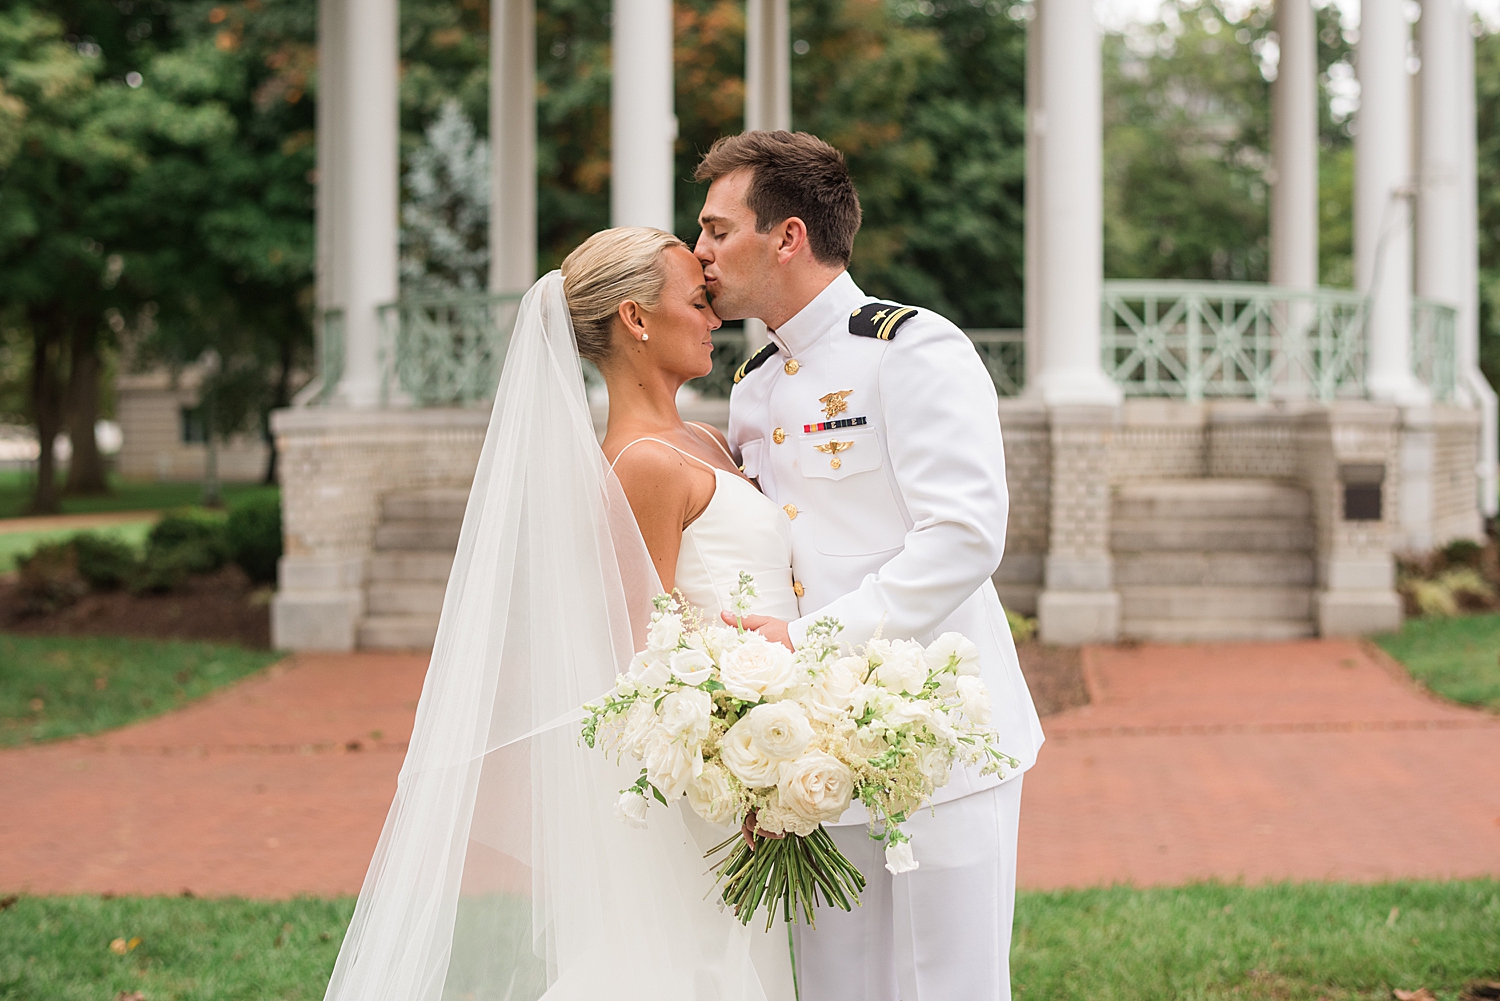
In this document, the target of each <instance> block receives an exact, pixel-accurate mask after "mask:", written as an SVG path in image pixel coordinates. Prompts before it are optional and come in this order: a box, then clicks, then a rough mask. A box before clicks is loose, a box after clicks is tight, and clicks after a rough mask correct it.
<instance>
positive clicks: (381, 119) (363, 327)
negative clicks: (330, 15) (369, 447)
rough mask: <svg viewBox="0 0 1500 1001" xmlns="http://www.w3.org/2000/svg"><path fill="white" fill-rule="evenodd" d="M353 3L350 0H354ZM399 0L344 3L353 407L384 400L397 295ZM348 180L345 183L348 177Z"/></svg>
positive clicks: (342, 389) (347, 325) (346, 386)
mask: <svg viewBox="0 0 1500 1001" xmlns="http://www.w3.org/2000/svg"><path fill="white" fill-rule="evenodd" d="M351 2H352V0H351ZM396 29H397V3H396V0H359V4H358V12H357V16H356V12H355V11H354V10H352V9H349V8H346V10H345V20H344V41H345V48H344V58H343V62H344V66H343V68H344V71H345V72H344V88H343V97H344V101H345V107H346V109H347V113H346V116H345V121H346V125H345V129H344V135H343V136H342V137H341V138H342V140H343V141H342V142H341V143H340V147H341V152H342V154H343V158H342V159H343V165H342V169H341V170H340V187H341V188H342V191H341V192H340V194H341V195H342V196H343V201H344V205H343V219H342V222H343V224H344V225H343V226H342V228H343V230H344V232H345V233H347V234H348V237H347V239H345V240H343V241H338V243H340V244H341V246H342V250H341V251H340V256H341V257H342V259H343V260H342V263H343V265H344V268H345V271H344V281H343V287H344V289H345V292H346V299H345V301H344V378H343V380H342V381H341V382H340V384H339V392H338V398H339V399H340V400H341V401H342V402H344V403H345V404H347V405H348V406H351V407H359V408H366V407H374V406H376V405H378V403H379V402H380V373H379V368H378V360H377V358H376V352H377V351H378V349H379V342H380V332H379V322H380V321H379V316H378V314H377V312H376V309H377V307H378V306H380V305H382V304H384V303H388V302H392V301H394V300H395V298H396V293H397V288H398V285H397V272H396V255H397V246H396V242H397V237H398V222H397V218H398V213H399V211H400V188H399V176H400V164H399V157H400V153H399V148H398V141H399V140H398V135H399V124H398V109H397V95H396V63H397V59H398V55H399V50H398V46H397V41H396ZM345 178H347V184H345V183H344V179H345Z"/></svg>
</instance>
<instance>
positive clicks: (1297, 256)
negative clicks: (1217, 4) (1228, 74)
mask: <svg viewBox="0 0 1500 1001" xmlns="http://www.w3.org/2000/svg"><path fill="white" fill-rule="evenodd" d="M1314 32H1315V25H1314V23H1313V10H1312V4H1311V3H1310V2H1309V0H1277V3H1276V33H1277V35H1278V36H1280V40H1281V60H1280V62H1279V63H1278V64H1277V67H1276V82H1275V83H1273V84H1272V85H1271V165H1272V169H1273V170H1274V171H1275V183H1273V184H1272V185H1271V284H1273V285H1282V286H1286V287H1289V288H1297V289H1311V288H1314V287H1316V286H1317V284H1318V60H1317V37H1316V35H1315V33H1314Z"/></svg>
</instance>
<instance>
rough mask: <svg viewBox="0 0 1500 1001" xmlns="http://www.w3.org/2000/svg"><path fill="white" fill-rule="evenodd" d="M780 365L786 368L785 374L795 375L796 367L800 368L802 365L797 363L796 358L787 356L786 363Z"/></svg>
mask: <svg viewBox="0 0 1500 1001" xmlns="http://www.w3.org/2000/svg"><path fill="white" fill-rule="evenodd" d="M781 367H782V368H783V369H785V370H786V374H787V375H796V374H797V369H799V368H801V367H802V366H801V365H799V364H798V363H797V359H795V358H788V359H787V360H786V364H785V365H783V366H781Z"/></svg>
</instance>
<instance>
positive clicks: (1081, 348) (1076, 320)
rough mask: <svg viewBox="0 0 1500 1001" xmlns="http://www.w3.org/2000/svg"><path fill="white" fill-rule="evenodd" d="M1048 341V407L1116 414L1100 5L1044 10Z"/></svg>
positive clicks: (1056, 0) (1073, 3)
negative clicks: (1107, 312)
mask: <svg viewBox="0 0 1500 1001" xmlns="http://www.w3.org/2000/svg"><path fill="white" fill-rule="evenodd" d="M1036 6H1037V8H1038V10H1039V11H1041V12H1042V13H1041V16H1042V18H1043V19H1044V21H1045V27H1044V29H1043V30H1042V36H1041V45H1040V49H1041V60H1040V62H1041V66H1040V68H1039V75H1040V77H1041V84H1042V86H1041V93H1042V97H1043V100H1044V102H1045V103H1044V104H1043V105H1042V108H1041V127H1042V129H1043V130H1044V131H1045V135H1046V141H1045V142H1043V143H1042V147H1041V156H1040V158H1039V163H1038V166H1039V167H1040V169H1041V173H1042V174H1043V175H1044V176H1045V177H1046V178H1047V183H1046V184H1045V185H1044V186H1043V188H1042V191H1041V199H1040V201H1041V213H1040V214H1041V219H1040V224H1041V228H1042V229H1041V233H1040V242H1041V266H1042V268H1041V274H1040V275H1039V276H1038V280H1039V290H1040V293H1041V295H1040V299H1041V308H1042V315H1041V317H1040V319H1041V330H1042V336H1043V337H1044V338H1045V339H1046V342H1047V344H1046V350H1045V352H1044V355H1043V358H1042V366H1041V371H1040V373H1039V375H1038V378H1037V388H1038V390H1039V391H1040V393H1041V395H1042V398H1043V399H1044V400H1046V401H1047V402H1048V403H1049V404H1074V403H1081V404H1091V403H1103V404H1115V403H1118V402H1119V401H1120V398H1121V393H1120V389H1119V387H1117V386H1116V385H1115V384H1114V383H1113V382H1111V381H1110V380H1109V378H1108V377H1107V376H1106V375H1105V374H1104V369H1103V367H1102V366H1101V364H1100V359H1099V350H1100V346H1099V311H1100V305H1099V303H1100V297H1101V295H1102V291H1103V290H1102V287H1101V286H1102V282H1103V280H1104V205H1103V202H1104V191H1103V131H1102V129H1103V123H1102V111H1101V107H1100V101H1101V93H1102V92H1101V89H1100V87H1101V84H1100V64H1099V63H1100V47H1099V27H1098V25H1097V24H1096V23H1095V21H1094V9H1093V4H1092V2H1091V0H1040V2H1038V3H1037V5H1036Z"/></svg>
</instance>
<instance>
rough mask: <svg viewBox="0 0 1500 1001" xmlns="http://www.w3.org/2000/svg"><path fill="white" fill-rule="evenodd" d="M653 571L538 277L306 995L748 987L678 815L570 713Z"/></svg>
mask: <svg viewBox="0 0 1500 1001" xmlns="http://www.w3.org/2000/svg"><path fill="white" fill-rule="evenodd" d="M657 590H658V583H657V577H656V574H655V572H654V570H653V568H652V564H651V560H650V557H649V555H648V554H647V552H646V547H645V544H644V543H643V542H642V539H641V535H640V531H639V529H638V528H637V527H636V523H635V520H634V518H633V516H632V515H631V511H630V507H629V505H628V503H627V502H626V499H625V495H624V493H623V492H622V491H621V489H620V485H619V482H618V481H617V480H616V479H615V478H614V477H613V475H612V474H611V473H610V471H609V468H608V465H607V463H606V462H605V460H604V456H603V454H602V452H601V451H600V449H599V445H598V442H597V439H596V438H595V434H594V428H593V423H592V420H591V418H590V413H589V407H588V403H587V399H586V396H585V392H584V383H583V376H582V371H581V368H580V363H579V358H578V351H577V347H576V345H575V343H574V339H573V327H572V323H571V321H570V319H569V316H568V308H567V301H566V299H565V297H564V294H563V282H562V276H561V274H560V273H559V272H555V271H554V272H552V273H551V274H549V275H547V276H546V277H544V278H542V279H541V280H540V281H538V282H537V283H536V284H535V285H534V286H533V287H532V288H531V290H530V291H529V292H527V294H526V296H525V298H524V299H523V300H522V302H521V306H520V311H519V315H518V317H517V319H516V323H515V328H514V331H513V333H512V335H511V340H510V346H509V350H508V355H507V358H506V361H505V367H504V371H503V373H502V376H501V379H500V386H499V389H498V390H497V392H496V395H495V403H494V409H493V412H492V414H491V417H490V423H489V430H488V432H487V434H486V436H485V442H484V448H483V451H482V452H481V454H480V459H479V466H478V469H477V470H476V472H475V475H474V486H473V490H472V492H471V494H470V496H469V503H468V507H467V509H466V511H465V513H464V521H463V530H462V532H461V534H460V536H459V543H458V553H457V556H456V558H455V560H454V563H453V572H452V575H451V577H450V578H449V582H448V590H447V593H446V596H445V597H444V600H443V611H442V619H441V622H440V624H439V626H438V632H437V640H436V643H435V645H434V648H433V652H432V660H431V664H430V666H429V668H428V672H427V679H426V682H425V684H424V686H423V689H422V698H421V702H420V703H419V705H418V707H417V718H416V725H415V729H414V731H413V733H412V738H411V745H410V749H409V750H408V752H407V755H406V760H405V763H404V764H403V765H402V768H401V774H400V778H399V780H398V782H397V788H396V795H395V799H394V801H393V802H392V804H391V808H390V813H389V814H388V816H387V817H386V821H385V827H384V829H383V830H382V831H381V835H380V841H379V843H378V845H377V846H376V849H375V855H374V858H373V859H372V861H371V863H370V869H369V873H368V874H367V875H366V877H365V882H364V886H363V888H362V889H361V891H360V895H359V902H358V904H357V905H356V907H355V911H354V917H353V920H352V921H351V923H350V925H349V930H348V933H347V934H346V936H345V938H344V943H343V947H342V949H341V950H340V952H339V957H338V962H337V964H336V966H335V967H334V971H333V977H332V980H331V981H330V983H329V985H328V993H327V998H328V999H329V1001H387V999H388V1001H397V999H399V1001H419V999H420V1001H437V999H449V998H451V999H474V1001H534V999H540V998H543V997H545V998H548V999H578V1001H584V999H587V1001H597V999H598V998H600V997H608V998H610V999H611V1001H632V999H640V1001H647V999H651V1001H658V999H683V1001H687V999H694V1001H697V999H710V998H713V999H719V998H722V999H726V1001H763V999H764V998H765V992H764V991H763V990H762V988H761V986H760V982H759V980H758V979H757V977H756V975H755V972H754V969H753V967H752V966H751V964H750V962H749V936H750V935H751V934H752V932H751V931H750V930H747V929H744V928H741V927H740V926H739V924H738V923H737V922H735V921H733V920H731V919H729V917H728V915H725V914H722V913H720V912H719V911H718V909H717V907H716V905H715V904H714V902H713V901H712V899H711V895H709V894H708V893H707V891H708V890H709V884H710V882H711V881H710V880H709V879H708V878H706V877H705V875H704V872H705V870H706V868H707V865H706V863H704V862H703V860H702V859H701V857H700V847H699V841H698V840H695V839H694V837H693V835H692V834H691V833H690V832H689V829H688V823H689V821H688V819H687V818H686V817H684V815H683V812H682V811H680V810H678V809H675V808H674V809H670V810H664V809H660V808H658V809H655V810H652V811H651V818H650V825H649V826H648V828H647V829H645V830H640V829H635V828H630V827H627V826H626V825H625V824H623V823H621V822H620V821H619V820H618V819H616V817H615V816H614V803H615V801H616V799H617V798H618V795H619V791H620V789H622V788H623V787H625V786H627V785H629V784H630V783H631V782H633V781H634V778H635V775H634V774H632V773H631V772H632V771H633V770H632V769H627V768H625V767H623V766H620V765H618V764H616V763H615V762H613V761H611V760H607V759H606V758H605V756H604V755H602V754H600V753H598V752H594V751H589V750H587V749H586V748H584V747H582V746H581V744H580V743H579V739H578V721H579V720H580V719H581V713H580V712H579V707H580V706H581V705H582V704H583V703H585V702H588V701H590V700H592V699H595V698H597V697H599V696H600V695H602V694H604V693H605V692H607V691H608V690H609V689H610V688H611V687H612V686H613V684H614V678H615V676H616V674H617V673H619V672H620V671H622V670H623V669H624V668H625V665H626V664H627V663H628V662H629V660H630V657H631V656H632V652H633V651H634V650H635V649H637V648H638V647H639V646H641V645H643V644H641V643H638V642H637V640H638V639H639V638H640V637H641V636H642V635H643V631H644V627H645V624H646V620H647V617H648V616H649V614H650V611H651V604H650V599H651V597H652V595H654V594H655V593H656V592H657Z"/></svg>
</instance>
